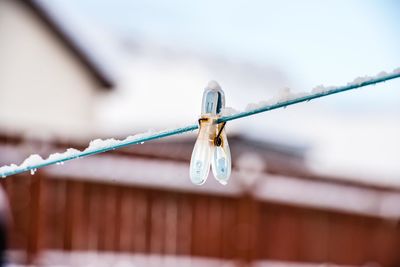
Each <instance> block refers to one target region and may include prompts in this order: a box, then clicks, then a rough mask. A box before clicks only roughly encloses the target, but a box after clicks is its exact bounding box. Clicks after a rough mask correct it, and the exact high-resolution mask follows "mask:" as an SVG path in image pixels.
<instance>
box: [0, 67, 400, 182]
mask: <svg viewBox="0 0 400 267" xmlns="http://www.w3.org/2000/svg"><path fill="white" fill-rule="evenodd" d="M396 78H400V73H393V74H388V75H385V76H382V77H379V78H372V79H370V80H367V81H364V82H361V83H358V84H351V85H346V86H341V87H336V88H334V89H331V90H327V91H324V92H320V93H315V94H310V95H306V96H302V97H299V98H295V99H291V100H287V101H283V102H279V103H276V104H272V105H265V106H262V107H259V108H256V109H253V110H249V111H243V112H239V113H236V114H233V115H228V116H223V117H221V118H219V119H218V120H217V123H221V122H227V121H232V120H236V119H240V118H243V117H247V116H252V115H255V114H258V113H262V112H266V111H270V110H273V109H278V108H283V107H287V106H290V105H294V104H297V103H301V102H307V101H310V100H313V99H316V98H320V97H324V96H328V95H333V94H337V93H341V92H345V91H349V90H353V89H357V88H361V87H365V86H368V85H373V84H378V83H382V82H386V81H389V80H392V79H396ZM198 128H199V126H198V124H193V125H189V126H186V127H181V128H176V129H172V130H166V131H162V132H157V133H154V134H150V135H146V136H144V137H138V138H137V139H133V140H129V141H126V142H121V143H120V144H117V145H113V146H109V147H103V148H100V149H94V150H90V151H82V152H79V153H77V154H75V155H73V156H66V157H64V158H58V159H56V160H52V161H46V162H44V163H41V164H37V165H33V166H26V167H18V168H16V169H14V170H12V171H6V172H2V173H0V177H3V178H4V177H7V176H10V175H15V174H19V173H23V172H26V171H30V170H37V169H39V168H42V167H45V166H49V165H53V164H59V163H62V162H65V161H70V160H73V159H77V158H82V157H86V156H91V155H95V154H99V153H103V152H107V151H110V150H115V149H118V148H122V147H126V146H130V145H136V144H140V143H143V142H148V141H151V140H155V139H161V138H164V137H168V136H172V135H177V134H182V133H186V132H191V131H194V130H196V129H198Z"/></svg>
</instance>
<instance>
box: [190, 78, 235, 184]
mask: <svg viewBox="0 0 400 267" xmlns="http://www.w3.org/2000/svg"><path fill="white" fill-rule="evenodd" d="M224 107H225V94H224V92H223V91H222V89H221V87H220V86H219V85H218V83H217V82H215V81H211V82H209V83H208V85H207V87H206V88H205V90H204V94H203V101H202V108H201V117H200V119H199V133H198V136H197V140H196V143H195V146H194V149H193V153H192V158H191V161H190V179H191V181H192V182H193V183H194V184H198V185H201V184H203V183H205V181H206V180H207V177H208V174H209V172H210V165H211V167H212V170H213V174H214V177H215V178H216V179H217V180H218V181H219V182H220V183H221V184H226V183H227V181H228V179H229V176H230V174H231V165H232V164H231V153H230V149H229V144H228V139H227V136H226V132H225V124H226V123H219V124H217V120H218V118H219V117H220V116H221V112H222V109H223V108H224Z"/></svg>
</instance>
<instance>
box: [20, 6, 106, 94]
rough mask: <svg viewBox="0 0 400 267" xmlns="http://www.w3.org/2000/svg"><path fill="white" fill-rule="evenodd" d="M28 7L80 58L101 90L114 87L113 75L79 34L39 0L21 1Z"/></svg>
mask: <svg viewBox="0 0 400 267" xmlns="http://www.w3.org/2000/svg"><path fill="white" fill-rule="evenodd" d="M19 2H21V3H22V4H23V5H25V6H26V7H28V8H29V9H30V10H31V11H32V12H33V13H34V14H36V15H37V17H38V18H39V19H40V21H41V22H42V23H43V24H44V25H45V26H46V27H47V28H48V29H49V30H50V31H51V33H52V34H53V35H54V36H55V37H57V38H58V39H59V40H60V41H61V43H62V44H63V45H64V46H65V47H66V48H67V49H68V50H69V51H70V52H71V53H72V54H73V55H74V56H76V57H77V58H78V60H79V61H80V63H81V64H82V65H83V66H84V67H85V68H86V69H87V70H88V71H89V73H90V74H91V75H92V76H93V78H94V79H95V80H96V81H97V82H98V83H99V85H100V87H101V88H104V89H110V88H112V87H113V86H114V80H113V78H112V74H111V73H109V71H107V70H106V68H105V66H104V65H105V64H100V62H99V60H98V59H97V58H95V56H94V55H93V53H91V51H89V49H90V47H87V48H86V47H84V46H82V44H81V43H80V42H79V37H78V36H77V35H78V34H74V33H73V32H71V31H68V30H67V28H66V27H65V22H64V21H62V20H61V19H60V18H59V16H57V15H56V14H53V13H52V12H51V10H50V9H49V8H46V6H45V5H44V4H43V3H42V1H38V0H19Z"/></svg>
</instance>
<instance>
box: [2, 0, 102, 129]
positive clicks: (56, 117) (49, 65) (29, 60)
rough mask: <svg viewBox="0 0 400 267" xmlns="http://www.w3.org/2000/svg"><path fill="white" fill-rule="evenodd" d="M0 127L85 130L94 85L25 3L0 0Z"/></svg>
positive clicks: (90, 124)
mask: <svg viewBox="0 0 400 267" xmlns="http://www.w3.org/2000/svg"><path fill="white" fill-rule="evenodd" d="M0 59H1V60H0V106H1V109H0V128H3V129H4V128H5V129H9V130H20V131H21V130H22V131H26V132H29V133H30V134H36V133H37V134H43V133H46V134H48V133H51V134H57V135H61V134H62V135H67V136H81V135H87V134H90V132H91V131H92V129H93V126H92V119H93V110H92V109H93V102H94V98H95V90H96V86H97V84H96V83H95V81H94V80H93V78H92V77H91V76H90V75H88V70H87V69H85V68H84V67H83V65H81V63H80V62H79V61H78V59H77V58H76V57H75V56H74V55H73V54H72V53H71V52H70V51H69V50H68V49H67V48H66V47H65V45H64V44H63V43H62V41H61V40H60V39H57V37H56V36H55V35H54V34H53V33H52V32H50V30H49V29H48V28H47V26H46V25H45V24H44V23H43V22H42V21H41V20H40V18H38V17H37V16H36V15H35V14H34V13H33V12H32V11H31V10H30V9H29V8H27V7H26V6H25V5H23V4H21V3H20V2H19V1H13V0H0Z"/></svg>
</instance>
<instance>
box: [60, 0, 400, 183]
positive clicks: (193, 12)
mask: <svg viewBox="0 0 400 267" xmlns="http://www.w3.org/2000/svg"><path fill="white" fill-rule="evenodd" d="M55 1H58V2H60V3H62V4H66V3H67V2H68V4H69V5H72V6H74V8H76V9H77V10H79V11H80V12H82V14H83V15H84V16H86V17H87V18H89V19H92V20H93V21H96V22H97V23H99V24H100V25H102V26H105V27H106V28H108V29H109V30H110V31H111V32H113V33H114V34H115V36H118V37H119V38H132V39H138V40H150V41H151V42H153V43H157V44H159V45H162V46H166V47H172V48H173V49H175V50H180V49H181V50H182V51H194V52H196V53H200V54H205V55H211V56H216V57H221V58H226V59H228V60H232V61H234V62H238V61H246V62H254V63H255V64H259V65H261V66H262V65H265V66H273V67H275V68H276V69H278V70H280V71H282V72H283V73H284V76H285V77H286V78H287V79H286V83H287V84H279V83H278V84H279V85H283V86H289V87H291V88H293V89H296V90H299V91H309V90H310V89H312V88H313V87H314V86H316V85H319V84H324V85H342V84H345V83H346V82H348V81H351V80H353V79H354V78H355V77H357V76H360V75H375V74H376V73H378V72H379V71H381V70H386V71H391V70H393V69H394V68H397V67H400V49H399V47H400V20H399V19H398V14H399V13H400V4H399V2H396V1H394V0H393V1H378V0H376V1H344V0H342V1H261V0H259V1H245V0H239V1H228V0H222V1H212V0H206V1H196V2H195V1H184V0H172V1H154V0H151V1H130V0H113V1H111V0H109V1H105V0H103V1H99V0H85V1H80V0H74V1H70V0H55ZM157 62H158V61H151V60H150V61H146V59H145V58H144V59H143V58H138V59H137V62H136V63H135V64H136V65H134V68H132V70H131V71H132V72H133V73H136V74H137V75H139V76H140V77H142V79H141V83H145V84H141V83H140V82H137V84H136V85H137V86H138V87H140V86H142V87H146V84H147V85H148V83H146V81H149V80H153V79H155V80H157V79H160V80H161V81H166V80H168V77H174V78H176V77H181V78H182V80H179V78H176V79H174V80H173V81H169V83H164V84H165V85H166V86H167V88H162V89H160V91H158V92H147V93H146V92H141V93H140V94H138V95H136V97H138V98H139V97H140V101H141V102H142V103H152V105H155V103H158V102H155V101H156V99H159V98H160V99H161V100H164V99H165V101H170V102H168V103H166V102H165V103H161V104H157V105H159V106H160V107H161V108H160V109H163V110H166V113H167V114H166V115H165V116H166V117H167V118H169V119H170V120H165V119H164V118H165V117H164V118H161V119H160V116H159V115H160V114H159V112H160V111H157V108H155V109H153V111H154V110H155V112H154V113H153V114H148V117H147V120H148V121H151V122H152V123H153V122H154V124H157V125H155V126H154V128H157V126H160V127H162V126H163V125H164V124H169V123H171V124H172V125H169V126H171V127H173V126H175V124H176V123H182V122H186V121H188V120H190V118H193V116H196V114H197V113H198V110H199V108H200V102H201V94H202V87H203V86H204V85H205V84H206V83H207V81H208V80H209V79H211V78H215V76H217V78H218V77H220V79H218V80H219V82H220V83H221V85H222V87H223V88H224V90H225V93H226V97H227V105H228V106H233V107H235V108H238V109H241V108H243V107H244V106H245V105H246V104H247V103H248V102H257V101H259V100H263V99H266V98H268V97H269V96H270V91H269V90H268V89H267V88H266V90H265V92H263V91H262V90H259V88H258V89H257V90H255V89H254V90H252V89H251V88H243V89H240V88H239V86H233V85H232V86H229V85H231V84H233V83H234V81H236V80H235V78H234V77H229V75H228V74H226V73H224V74H223V75H220V73H218V74H217V73H215V75H213V73H210V72H205V71H204V69H202V67H201V66H198V65H196V64H192V65H190V66H188V68H189V70H188V69H186V68H185V65H184V64H183V65H182V64H181V65H179V64H178V63H176V62H175V63H174V64H175V65H174V64H171V65H170V66H169V65H168V64H167V63H165V62H164V63H165V64H166V65H165V66H159V65H158V63H157ZM154 68H157V70H156V71H155V72H151V71H150V70H152V69H154ZM133 70H136V71H133ZM188 71H190V72H191V73H192V74H193V73H195V74H193V75H192V76H190V77H192V78H191V81H190V82H189V81H185V77H184V76H185V75H186V74H187V73H188ZM154 73H157V75H158V77H152V75H153V76H154ZM133 75H134V74H133ZM146 75H147V76H146ZM210 76H211V77H210ZM232 76H233V75H232ZM193 77H194V78H193ZM170 80H171V79H170ZM221 80H222V81H221ZM160 84H162V83H161V82H160ZM186 84H191V85H193V84H194V85H198V88H190V91H189V92H186V94H185V95H172V97H171V98H165V97H167V96H166V94H168V92H169V94H174V92H179V90H178V91H174V90H171V91H169V88H168V86H176V87H179V86H180V85H181V86H183V85H186ZM153 85H156V83H154V84H153ZM160 86H162V85H160ZM197 89H198V92H197ZM165 91H166V92H165ZM239 91H240V92H239ZM194 92H195V93H194ZM134 94H135V92H132V95H134ZM177 94H178V93H177ZM157 96H158V97H157ZM171 99H172V100H173V101H175V102H172V100H171ZM183 99H185V100H183ZM183 101H187V105H185V104H181V103H182V102H183ZM197 102H198V107H196V108H194V109H193V108H191V107H193V105H196V103H197ZM169 107H170V108H169ZM186 108H187V109H190V108H191V111H190V112H184V110H185V109H186ZM113 109H114V110H115V106H113ZM134 110H135V107H132V111H134ZM141 111H142V112H145V110H144V109H141ZM167 111H171V112H167ZM120 112H123V109H121V111H120ZM148 112H150V110H148ZM180 113H185V114H182V117H183V119H182V120H179V119H176V120H174V118H176V117H177V116H179V114H180ZM116 114H118V111H117V112H116ZM168 114H170V117H168ZM132 116H134V115H132ZM142 117H143V116H142ZM399 117H400V81H392V82H388V83H386V84H385V85H379V86H373V87H370V88H366V89H362V90H360V91H354V92H348V93H344V94H341V95H335V96H330V97H328V98H326V99H320V100H316V101H313V102H310V103H306V104H301V105H299V106H295V107H290V108H288V109H285V110H279V111H273V112H270V113H269V114H263V115H258V116H255V117H253V118H249V119H243V120H241V121H237V122H232V123H231V125H232V126H231V127H233V128H236V129H237V128H239V129H245V130H246V132H247V133H249V134H250V135H255V136H256V137H258V138H263V137H266V138H269V139H271V138H272V139H277V140H282V141H284V142H295V143H305V144H309V145H311V146H312V147H313V149H312V150H311V153H310V155H309V159H310V164H311V165H312V166H314V167H315V168H316V169H318V170H321V171H329V172H335V173H339V174H345V175H351V176H353V177H354V178H355V179H371V180H373V181H375V182H382V183H386V182H388V183H395V184H397V185H400V153H399V151H400V138H399V137H400V121H399ZM150 118H151V119H150ZM157 118H158V120H157ZM190 122H192V121H190ZM116 123H118V122H116ZM111 126H112V124H111ZM146 127H147V125H146Z"/></svg>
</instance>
